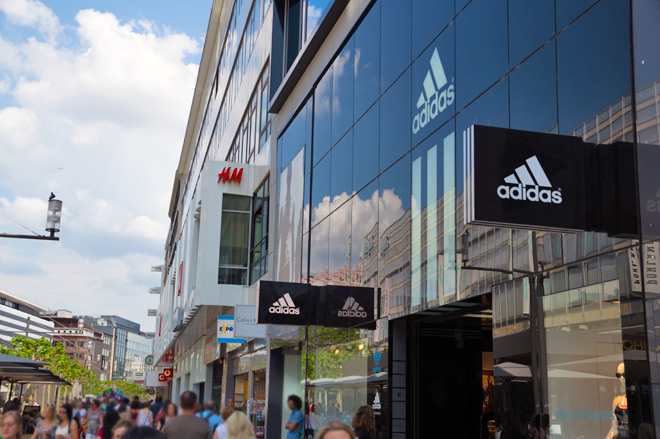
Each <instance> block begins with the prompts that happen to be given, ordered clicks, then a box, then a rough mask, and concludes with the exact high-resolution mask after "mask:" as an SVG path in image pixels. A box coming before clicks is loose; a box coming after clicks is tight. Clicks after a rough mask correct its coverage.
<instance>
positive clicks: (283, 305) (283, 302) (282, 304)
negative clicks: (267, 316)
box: [268, 293, 300, 315]
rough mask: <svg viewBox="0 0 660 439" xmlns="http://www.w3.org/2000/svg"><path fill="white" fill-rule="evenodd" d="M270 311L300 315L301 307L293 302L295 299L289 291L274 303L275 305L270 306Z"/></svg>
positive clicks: (272, 312)
mask: <svg viewBox="0 0 660 439" xmlns="http://www.w3.org/2000/svg"><path fill="white" fill-rule="evenodd" d="M268 312H269V313H271V314H291V315H299V314H300V308H298V307H297V306H296V304H295V303H293V299H292V298H291V295H290V294H289V293H286V294H284V296H282V297H280V299H279V300H278V301H276V302H274V303H273V305H272V306H271V307H270V308H268Z"/></svg>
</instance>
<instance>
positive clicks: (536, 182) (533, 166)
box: [497, 156, 562, 204]
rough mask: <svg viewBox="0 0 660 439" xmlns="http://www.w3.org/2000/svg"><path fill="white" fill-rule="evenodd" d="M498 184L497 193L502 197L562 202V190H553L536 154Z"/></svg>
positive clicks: (540, 201) (554, 202)
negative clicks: (502, 182)
mask: <svg viewBox="0 0 660 439" xmlns="http://www.w3.org/2000/svg"><path fill="white" fill-rule="evenodd" d="M504 183H506V184H503V185H500V186H498V188H497V195H498V196H499V197H500V198H504V199H512V200H521V201H533V202H538V203H553V204H561V202H562V196H561V190H560V189H557V190H553V189H552V185H551V184H550V180H548V176H547V175H546V174H545V171H544V170H543V168H542V167H541V164H540V163H539V159H538V158H537V157H536V156H532V157H530V158H528V159H527V160H526V161H525V164H524V165H522V166H520V167H518V168H516V171H515V172H514V173H513V174H511V175H509V176H508V177H506V178H505V179H504Z"/></svg>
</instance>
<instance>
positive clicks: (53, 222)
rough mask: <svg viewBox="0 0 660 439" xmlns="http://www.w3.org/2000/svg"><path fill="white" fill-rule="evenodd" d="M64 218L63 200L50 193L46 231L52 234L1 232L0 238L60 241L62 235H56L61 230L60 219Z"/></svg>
mask: <svg viewBox="0 0 660 439" xmlns="http://www.w3.org/2000/svg"><path fill="white" fill-rule="evenodd" d="M61 219H62V201H61V200H57V199H55V194H53V193H52V192H51V193H50V197H49V198H48V214H47V216H46V231H47V232H50V235H38V234H36V233H35V234H34V235H16V234H11V233H0V238H17V239H39V240H43V241H59V240H60V237H59V236H55V233H57V232H59V231H60V221H61Z"/></svg>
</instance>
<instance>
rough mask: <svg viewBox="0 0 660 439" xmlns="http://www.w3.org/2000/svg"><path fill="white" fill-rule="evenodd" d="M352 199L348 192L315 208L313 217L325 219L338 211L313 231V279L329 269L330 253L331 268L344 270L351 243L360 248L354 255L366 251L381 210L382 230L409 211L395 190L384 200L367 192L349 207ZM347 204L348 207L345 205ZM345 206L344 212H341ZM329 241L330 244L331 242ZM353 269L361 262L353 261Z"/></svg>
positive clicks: (358, 196)
mask: <svg viewBox="0 0 660 439" xmlns="http://www.w3.org/2000/svg"><path fill="white" fill-rule="evenodd" d="M349 198H350V195H349V194H347V193H346V192H344V193H342V194H340V195H337V196H335V197H334V198H333V199H332V200H330V197H329V196H327V197H325V198H324V200H323V202H321V203H319V204H318V205H317V206H315V207H314V208H313V215H314V216H316V217H318V218H322V217H324V216H326V215H327V214H328V212H329V211H333V210H335V209H337V210H336V211H335V212H333V213H332V215H330V218H329V219H326V220H324V221H322V222H321V223H319V225H318V226H316V227H315V228H314V229H313V230H312V237H311V240H312V243H311V245H312V246H311V249H312V251H311V253H312V257H311V258H310V273H311V275H312V276H313V275H315V274H318V273H320V272H322V271H324V270H325V269H326V268H328V266H327V265H326V264H327V262H328V261H327V260H326V259H325V258H324V257H323V255H324V254H325V252H328V254H329V258H330V261H329V262H330V267H335V268H341V267H343V266H344V265H346V264H348V262H349V261H348V258H347V252H348V251H349V248H348V242H349V239H350V240H352V245H353V246H357V248H355V249H354V250H352V253H353V254H354V255H355V254H359V253H356V251H357V252H360V251H362V247H363V243H364V241H365V238H366V236H367V235H368V234H369V232H370V231H371V230H372V228H373V226H374V225H375V224H376V223H377V222H378V219H379V218H378V207H379V205H380V208H381V210H380V211H381V212H384V214H385V215H384V216H383V217H382V218H380V224H381V227H382V230H386V229H387V227H389V226H391V225H392V224H394V223H395V222H396V221H397V220H398V219H400V218H401V217H402V216H403V215H404V213H405V211H404V209H403V201H402V199H401V197H400V196H399V195H398V194H396V193H394V191H393V190H392V189H386V190H384V191H383V194H382V196H381V197H379V195H378V191H376V190H374V191H373V192H371V191H363V192H361V193H360V194H357V195H356V196H355V197H353V199H352V203H346V202H347V201H348V199H349ZM345 203H346V204H345ZM339 206H342V207H341V208H338V207H339ZM328 239H329V241H328ZM351 262H352V264H353V265H355V264H356V263H357V261H351Z"/></svg>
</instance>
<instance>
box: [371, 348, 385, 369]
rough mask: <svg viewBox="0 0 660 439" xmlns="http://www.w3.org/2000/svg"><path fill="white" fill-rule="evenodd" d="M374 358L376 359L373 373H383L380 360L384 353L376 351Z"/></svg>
mask: <svg viewBox="0 0 660 439" xmlns="http://www.w3.org/2000/svg"><path fill="white" fill-rule="evenodd" d="M373 357H374V368H373V369H372V370H373V372H372V373H378V372H381V371H382V370H383V368H382V367H380V360H381V359H382V358H383V353H382V352H378V351H376V352H374V355H373Z"/></svg>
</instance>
